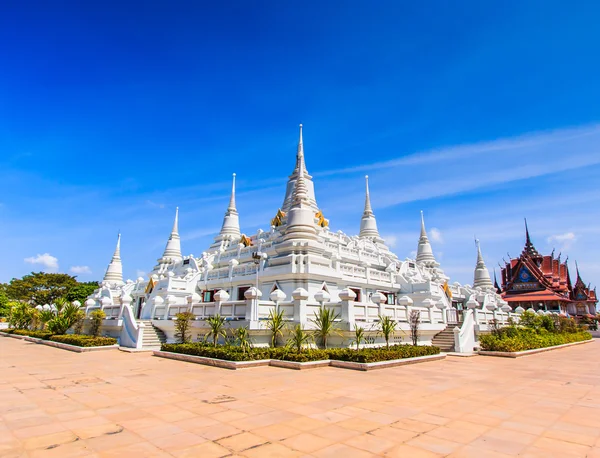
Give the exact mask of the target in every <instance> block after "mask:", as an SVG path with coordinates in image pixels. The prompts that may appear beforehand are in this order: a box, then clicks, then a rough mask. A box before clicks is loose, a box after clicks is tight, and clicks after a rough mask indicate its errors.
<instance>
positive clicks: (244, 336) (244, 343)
mask: <svg viewBox="0 0 600 458" xmlns="http://www.w3.org/2000/svg"><path fill="white" fill-rule="evenodd" d="M235 336H236V337H237V340H238V344H239V345H240V348H241V349H242V352H243V353H244V354H246V353H247V352H249V351H250V349H251V348H252V341H251V339H250V333H249V332H248V328H247V327H243V328H238V329H237V331H236V332H235Z"/></svg>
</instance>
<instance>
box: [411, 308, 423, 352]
mask: <svg viewBox="0 0 600 458" xmlns="http://www.w3.org/2000/svg"><path fill="white" fill-rule="evenodd" d="M420 324H421V312H419V311H418V310H412V311H411V312H410V315H409V316H408V325H409V326H410V339H411V340H412V344H413V345H415V346H416V345H419V326H420Z"/></svg>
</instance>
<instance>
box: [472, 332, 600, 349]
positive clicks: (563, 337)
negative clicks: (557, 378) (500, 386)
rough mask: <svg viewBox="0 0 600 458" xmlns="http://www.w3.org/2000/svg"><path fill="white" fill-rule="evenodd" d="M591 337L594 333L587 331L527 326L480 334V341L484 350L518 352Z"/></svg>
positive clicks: (556, 345)
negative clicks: (535, 328) (563, 330)
mask: <svg viewBox="0 0 600 458" xmlns="http://www.w3.org/2000/svg"><path fill="white" fill-rule="evenodd" d="M591 338H592V335H591V334H590V333H589V332H587V331H578V332H565V333H557V332H547V331H544V330H538V331H536V330H533V329H526V328H524V329H519V328H513V329H511V328H503V329H501V332H500V335H485V336H480V337H479V343H480V344H481V350H482V351H486V352H504V353H518V352H523V351H527V350H537V349H542V348H548V347H558V346H562V345H565V344H570V343H574V342H584V341H588V340H590V339H591ZM480 354H481V352H480Z"/></svg>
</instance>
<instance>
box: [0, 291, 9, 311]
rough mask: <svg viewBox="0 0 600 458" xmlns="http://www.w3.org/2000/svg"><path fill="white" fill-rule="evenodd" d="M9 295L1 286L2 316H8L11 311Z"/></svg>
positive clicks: (0, 307) (0, 304)
mask: <svg viewBox="0 0 600 458" xmlns="http://www.w3.org/2000/svg"><path fill="white" fill-rule="evenodd" d="M8 302H9V300H8V296H7V295H6V291H5V290H4V288H2V287H0V318H2V317H5V316H8V314H9V312H10V306H9V305H8Z"/></svg>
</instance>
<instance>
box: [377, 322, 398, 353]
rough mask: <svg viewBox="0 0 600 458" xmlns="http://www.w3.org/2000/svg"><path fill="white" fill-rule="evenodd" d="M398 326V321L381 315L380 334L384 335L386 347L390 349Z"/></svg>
mask: <svg viewBox="0 0 600 458" xmlns="http://www.w3.org/2000/svg"><path fill="white" fill-rule="evenodd" d="M396 325H397V323H396V321H394V320H393V319H392V318H390V317H389V316H387V315H384V316H381V315H379V334H381V335H383V338H384V339H385V346H386V347H388V348H389V346H390V337H393V335H394V332H396Z"/></svg>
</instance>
